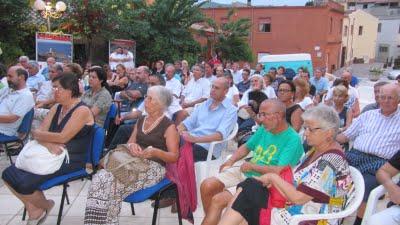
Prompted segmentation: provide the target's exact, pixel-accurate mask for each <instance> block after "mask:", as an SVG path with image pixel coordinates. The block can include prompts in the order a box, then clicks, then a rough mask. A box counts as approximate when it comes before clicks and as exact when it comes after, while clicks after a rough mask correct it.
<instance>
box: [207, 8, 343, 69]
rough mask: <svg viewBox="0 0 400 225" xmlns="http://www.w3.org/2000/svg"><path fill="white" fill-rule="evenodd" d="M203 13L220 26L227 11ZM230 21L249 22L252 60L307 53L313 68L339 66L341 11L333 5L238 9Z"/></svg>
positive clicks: (217, 9)
mask: <svg viewBox="0 0 400 225" xmlns="http://www.w3.org/2000/svg"><path fill="white" fill-rule="evenodd" d="M202 10H203V12H204V14H205V15H206V16H207V17H209V18H211V19H213V20H214V21H216V23H218V24H222V23H226V22H227V13H228V11H229V10H230V8H205V9H202ZM232 18H233V19H238V18H249V19H250V20H251V23H252V27H251V34H250V36H249V38H248V41H249V45H250V47H251V48H252V50H253V53H254V54H255V59H258V58H260V57H262V56H263V55H265V54H290V53H309V54H311V56H312V60H313V65H314V66H315V67H325V68H326V69H327V71H328V72H332V71H334V70H336V69H338V66H339V65H340V61H341V59H340V56H341V52H340V51H341V44H342V27H343V19H344V8H343V6H342V5H340V4H338V3H336V2H333V1H327V2H325V3H324V4H322V5H319V6H311V7H305V6H304V7H303V6H282V7H269V6H268V7H260V6H257V7H254V6H250V7H239V8H236V11H235V13H234V15H233V17H232Z"/></svg>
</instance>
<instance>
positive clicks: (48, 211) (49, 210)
mask: <svg viewBox="0 0 400 225" xmlns="http://www.w3.org/2000/svg"><path fill="white" fill-rule="evenodd" d="M49 201H51V202H52V203H53V205H52V206H51V207H50V209H47V210H46V211H45V213H44V216H42V218H40V219H39V221H38V223H37V225H40V224H43V223H44V222H45V221H46V219H47V217H48V216H49V214H50V212H51V210H52V209H53V207H54V205H55V203H54V201H53V200H49Z"/></svg>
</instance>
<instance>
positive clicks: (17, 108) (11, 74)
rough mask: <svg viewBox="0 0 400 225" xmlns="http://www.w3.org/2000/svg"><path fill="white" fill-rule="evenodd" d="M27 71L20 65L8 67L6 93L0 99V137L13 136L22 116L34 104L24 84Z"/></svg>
mask: <svg viewBox="0 0 400 225" xmlns="http://www.w3.org/2000/svg"><path fill="white" fill-rule="evenodd" d="M27 79H28V72H27V71H26V70H25V69H24V68H23V67H22V66H13V67H10V68H9V69H8V72H7V82H8V87H9V88H10V89H11V90H9V92H8V94H7V95H6V96H5V97H4V98H2V100H1V101H0V138H1V137H2V136H15V135H17V130H18V127H19V125H20V124H21V122H22V119H23V117H24V116H25V114H26V113H28V112H29V110H31V109H32V108H33V106H34V105H35V102H34V100H33V96H32V93H31V92H30V91H29V88H28V87H27V86H26V80H27Z"/></svg>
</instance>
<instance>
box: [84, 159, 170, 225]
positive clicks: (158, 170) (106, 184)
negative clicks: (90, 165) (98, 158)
mask: <svg viewBox="0 0 400 225" xmlns="http://www.w3.org/2000/svg"><path fill="white" fill-rule="evenodd" d="M145 161H146V162H148V163H149V169H148V170H147V171H145V172H143V173H140V174H139V178H138V180H137V181H136V182H134V183H132V184H131V185H129V186H125V185H123V184H122V183H121V182H119V181H118V180H117V179H115V178H114V176H113V174H112V173H111V172H108V171H106V170H104V169H102V170H100V171H98V172H97V174H96V175H95V176H93V179H92V184H91V185H90V188H89V193H88V199H87V202H86V209H85V220H84V223H85V225H92V224H93V225H94V224H108V225H118V224H119V222H118V215H119V213H120V211H121V204H122V201H123V200H124V199H125V198H126V197H127V196H128V195H130V194H132V193H133V192H135V191H138V190H141V189H144V188H147V187H150V186H153V185H155V184H157V183H158V182H160V181H161V180H162V179H163V178H164V176H165V168H164V167H163V166H162V165H161V164H159V163H157V162H154V161H151V160H145Z"/></svg>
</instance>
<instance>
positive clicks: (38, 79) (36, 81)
mask: <svg viewBox="0 0 400 225" xmlns="http://www.w3.org/2000/svg"><path fill="white" fill-rule="evenodd" d="M28 64H29V65H28V72H29V77H28V80H27V81H26V85H27V86H28V88H29V89H30V90H31V91H35V92H36V91H38V90H39V87H40V86H41V85H42V83H43V82H45V81H46V78H44V76H43V75H42V74H41V73H39V64H38V63H37V62H36V61H29V63H28Z"/></svg>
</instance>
